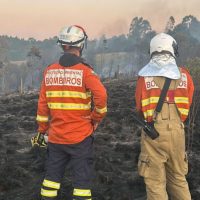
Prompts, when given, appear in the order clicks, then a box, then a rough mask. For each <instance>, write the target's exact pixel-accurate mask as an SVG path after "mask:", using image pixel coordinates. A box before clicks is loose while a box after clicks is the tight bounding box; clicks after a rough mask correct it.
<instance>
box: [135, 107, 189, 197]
mask: <svg viewBox="0 0 200 200" xmlns="http://www.w3.org/2000/svg"><path fill="white" fill-rule="evenodd" d="M164 107H165V108H164V113H161V114H160V116H158V120H157V122H156V123H155V128H156V129H157V131H158V132H159V134H160V136H159V137H158V138H157V139H155V140H152V139H151V138H149V137H148V136H147V135H146V134H145V132H144V131H143V132H142V138H141V153H140V156H139V162H138V170H139V174H140V175H141V176H143V177H144V181H145V184H146V192H147V200H168V198H170V200H191V195H190V192H189V188H188V183H187V181H186V178H185V175H186V174H187V172H188V161H187V156H186V154H185V133H184V125H183V124H182V123H181V122H180V120H179V118H178V115H177V114H176V113H177V110H176V108H175V107H174V105H166V104H165V106H164ZM163 116H164V119H163Z"/></svg>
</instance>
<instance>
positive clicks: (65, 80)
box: [33, 25, 107, 200]
mask: <svg viewBox="0 0 200 200" xmlns="http://www.w3.org/2000/svg"><path fill="white" fill-rule="evenodd" d="M86 42H87V34H86V32H85V31H84V29H83V28H82V27H80V26H77V25H73V26H69V27H64V28H63V29H62V30H61V31H60V33H59V39H58V44H59V45H60V46H61V48H62V49H63V51H64V54H63V55H62V56H61V57H60V59H59V62H57V63H54V64H51V65H50V66H48V67H47V68H46V69H45V71H44V77H43V81H42V84H41V90H40V95H39V101H38V110H37V122H38V125H39V128H38V135H37V136H35V137H34V138H33V143H34V144H38V145H39V146H45V141H44V134H45V133H48V151H47V154H48V155H47V162H46V174H45V178H44V181H43V183H42V188H41V196H42V199H43V200H53V199H56V197H57V195H58V190H59V189H60V184H61V179H62V177H63V175H64V171H65V167H66V165H67V164H68V163H70V168H71V172H72V182H73V187H74V189H73V199H74V200H86V199H87V200H91V199H92V195H91V185H92V178H93V136H92V133H93V132H94V131H95V129H96V128H97V126H98V124H99V123H100V122H101V120H102V119H103V118H104V116H105V114H106V112H107V107H106V105H107V94H106V89H105V88H104V86H103V84H102V83H101V81H100V79H99V77H98V76H97V75H96V74H95V72H94V71H93V69H92V67H91V66H90V65H88V64H87V63H86V62H85V61H84V60H83V59H82V58H81V54H82V50H83V48H84V47H85V45H86ZM91 99H92V100H93V104H94V106H93V109H91Z"/></svg>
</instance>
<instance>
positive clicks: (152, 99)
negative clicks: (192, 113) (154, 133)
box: [135, 68, 194, 122]
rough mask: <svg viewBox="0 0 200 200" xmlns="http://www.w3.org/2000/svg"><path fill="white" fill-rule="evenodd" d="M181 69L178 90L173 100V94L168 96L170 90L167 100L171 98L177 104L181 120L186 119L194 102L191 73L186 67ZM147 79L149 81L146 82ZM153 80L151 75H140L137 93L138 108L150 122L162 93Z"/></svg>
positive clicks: (174, 92) (175, 91) (174, 93)
mask: <svg viewBox="0 0 200 200" xmlns="http://www.w3.org/2000/svg"><path fill="white" fill-rule="evenodd" d="M180 69H181V79H182V80H181V83H180V84H179V86H178V87H177V88H176V90H174V91H173V100H171V99H172V97H171V96H168V95H170V94H171V93H170V92H168V94H167V97H166V101H168V100H169V99H170V103H171V101H172V102H174V103H175V104H176V106H177V108H178V111H179V113H180V116H181V120H182V121H185V120H186V118H187V116H188V113H189V108H190V105H191V103H192V97H193V92H194V85H193V81H192V78H191V76H190V75H189V73H188V72H187V71H186V70H185V69H184V68H180ZM147 80H148V81H149V82H146V81H147ZM151 82H153V78H152V80H151V78H149V77H139V79H138V81H137V86H136V93H135V99H136V108H137V110H138V111H141V112H142V113H143V115H144V118H145V120H147V121H148V122H150V121H152V120H153V115H154V110H155V108H156V106H157V103H158V100H159V97H160V94H161V90H160V88H158V87H157V86H155V82H154V83H151ZM151 86H152V87H151Z"/></svg>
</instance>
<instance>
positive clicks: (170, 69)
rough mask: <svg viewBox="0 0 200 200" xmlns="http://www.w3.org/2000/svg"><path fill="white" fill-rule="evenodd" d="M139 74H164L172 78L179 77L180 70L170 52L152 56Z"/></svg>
mask: <svg viewBox="0 0 200 200" xmlns="http://www.w3.org/2000/svg"><path fill="white" fill-rule="evenodd" d="M138 75H139V76H163V77H167V78H170V79H179V78H180V77H181V74H180V71H179V69H178V66H177V64H176V60H175V58H174V57H173V56H171V55H169V54H158V55H155V56H153V57H152V58H151V60H150V61H149V63H148V64H147V65H145V66H144V67H143V68H142V69H141V70H140V71H139V72H138Z"/></svg>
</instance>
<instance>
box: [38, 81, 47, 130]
mask: <svg viewBox="0 0 200 200" xmlns="http://www.w3.org/2000/svg"><path fill="white" fill-rule="evenodd" d="M36 120H37V122H38V126H39V127H38V131H39V132H41V133H45V132H46V131H47V130H48V127H49V123H48V120H49V108H48V105H47V100H46V88H45V83H44V80H43V81H42V84H41V89H40V95H39V100H38V110H37V118H36Z"/></svg>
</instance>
